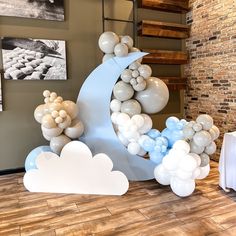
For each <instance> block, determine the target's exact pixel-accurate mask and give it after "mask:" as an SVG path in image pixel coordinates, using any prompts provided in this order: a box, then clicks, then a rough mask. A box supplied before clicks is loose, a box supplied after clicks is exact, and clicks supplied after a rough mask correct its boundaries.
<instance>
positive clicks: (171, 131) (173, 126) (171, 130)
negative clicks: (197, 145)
mask: <svg viewBox="0 0 236 236" xmlns="http://www.w3.org/2000/svg"><path fill="white" fill-rule="evenodd" d="M187 123H188V122H187V121H186V120H185V119H181V120H179V119H178V118H177V117H175V116H170V117H169V118H167V120H166V128H165V129H164V130H163V131H162V132H161V134H162V136H164V137H166V138H167V139H168V148H172V146H173V145H174V143H175V142H176V141H177V140H180V139H184V136H183V128H184V127H185V125H186V124H187Z"/></svg>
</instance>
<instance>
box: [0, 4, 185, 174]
mask: <svg viewBox="0 0 236 236" xmlns="http://www.w3.org/2000/svg"><path fill="white" fill-rule="evenodd" d="M124 2H126V1H124ZM109 4H110V3H109ZM127 4H128V5H127ZM118 9H119V11H120V12H121V13H122V14H121V17H123V16H125V17H126V16H128V17H129V16H130V5H129V3H125V4H124V5H123V6H122V7H118ZM118 9H117V7H114V6H110V8H109V9H107V11H109V12H111V14H116V15H117V11H118ZM65 11H66V12H65V18H66V19H65V21H64V22H55V21H44V20H37V19H23V18H14V17H0V36H11V37H32V38H45V39H61V40H66V42H67V72H68V80H67V81H9V80H2V89H3V104H4V111H3V112H1V113H0V170H3V169H10V168H17V167H22V166H24V161H25V158H26V156H27V154H28V153H29V152H30V151H31V150H32V149H34V148H35V147H37V146H40V145H48V142H47V141H46V140H45V139H44V138H43V137H42V133H41V130H40V124H38V123H37V122H36V121H35V120H34V117H33V112H34V109H35V108H36V107H37V105H39V104H42V103H43V97H42V92H43V91H44V90H45V89H49V90H50V91H55V92H57V93H58V94H59V95H61V96H62V97H63V98H64V99H66V100H72V101H76V99H77V96H78V93H79V89H80V87H81V85H82V83H83V81H84V80H85V78H86V77H87V76H88V74H89V73H90V72H91V71H92V70H93V69H94V68H95V67H96V66H97V65H98V64H99V63H100V62H101V53H100V51H99V49H98V47H97V40H98V37H99V35H100V33H101V31H102V22H101V18H102V15H101V14H102V13H101V1H99V0H65ZM123 14H125V15H123ZM170 17H173V15H171V16H170ZM174 17H175V16H174ZM170 20H172V19H171V18H170ZM175 20H177V21H178V19H175ZM107 27H108V26H107ZM109 27H110V26H109ZM115 27H116V28H115V29H112V30H117V31H118V29H119V32H117V33H119V34H121V33H122V32H123V31H126V32H125V33H127V31H130V28H127V26H124V25H119V26H118V25H116V26H115ZM128 27H130V26H128ZM109 29H111V28H109ZM173 43H174V41H171V42H170V41H167V44H169V46H171V45H172V44H173ZM162 47H165V42H164V41H162ZM172 47H173V45H172ZM175 47H179V46H178V45H177V46H175ZM162 49H163V48H162ZM166 49H168V45H166ZM173 70H175V69H174V68H173ZM164 73H165V72H162V75H164ZM177 73H180V72H179V71H178V72H177ZM181 94H182V93H178V92H177V93H173V94H172V96H171V101H170V103H169V105H168V108H167V109H166V110H165V112H164V113H165V114H164V115H156V116H154V126H155V127H157V128H158V127H163V122H164V120H165V119H166V117H167V116H170V115H177V116H179V117H181V116H182V101H181V99H182V95H181Z"/></svg>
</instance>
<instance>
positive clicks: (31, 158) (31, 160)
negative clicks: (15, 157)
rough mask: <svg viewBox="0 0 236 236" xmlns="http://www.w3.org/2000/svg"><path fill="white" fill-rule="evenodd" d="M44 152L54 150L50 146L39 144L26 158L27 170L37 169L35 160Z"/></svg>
mask: <svg viewBox="0 0 236 236" xmlns="http://www.w3.org/2000/svg"><path fill="white" fill-rule="evenodd" d="M42 152H52V150H51V148H50V147H49V146H39V147H36V148H35V149H33V150H32V151H31V152H30V153H29V154H28V156H27V157H26V159H25V170H26V171H28V170H32V169H37V166H36V163H35V160H36V158H37V156H38V155H39V154H41V153H42Z"/></svg>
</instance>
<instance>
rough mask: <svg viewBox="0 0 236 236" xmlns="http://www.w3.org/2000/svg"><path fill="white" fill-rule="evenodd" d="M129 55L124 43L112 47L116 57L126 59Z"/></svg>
mask: <svg viewBox="0 0 236 236" xmlns="http://www.w3.org/2000/svg"><path fill="white" fill-rule="evenodd" d="M128 53H129V48H128V46H127V45H126V44H124V43H118V44H116V46H115V47H114V54H115V55H116V56H117V57H126V56H127V55H128Z"/></svg>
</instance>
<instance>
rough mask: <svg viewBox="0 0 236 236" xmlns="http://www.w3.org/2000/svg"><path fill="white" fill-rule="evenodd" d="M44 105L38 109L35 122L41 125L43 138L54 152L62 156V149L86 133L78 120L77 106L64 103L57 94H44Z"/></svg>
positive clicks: (68, 102)
mask: <svg viewBox="0 0 236 236" xmlns="http://www.w3.org/2000/svg"><path fill="white" fill-rule="evenodd" d="M43 96H44V103H45V104H41V105H39V106H38V107H36V109H35V111H34V118H35V120H36V121H37V122H38V123H40V124H41V130H42V133H43V137H44V138H45V139H46V140H48V141H50V148H51V150H52V151H53V152H55V153H57V154H60V152H61V150H62V148H63V147H64V146H65V145H66V144H67V143H69V142H70V141H71V140H72V139H78V138H79V137H80V136H81V135H82V134H83V132H84V126H83V123H82V122H81V121H80V120H79V119H78V118H76V117H77V115H78V107H77V105H76V104H75V103H74V102H72V101H69V100H66V101H63V98H62V97H61V96H57V94H56V93H55V92H50V91H49V90H45V91H44V92H43Z"/></svg>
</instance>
